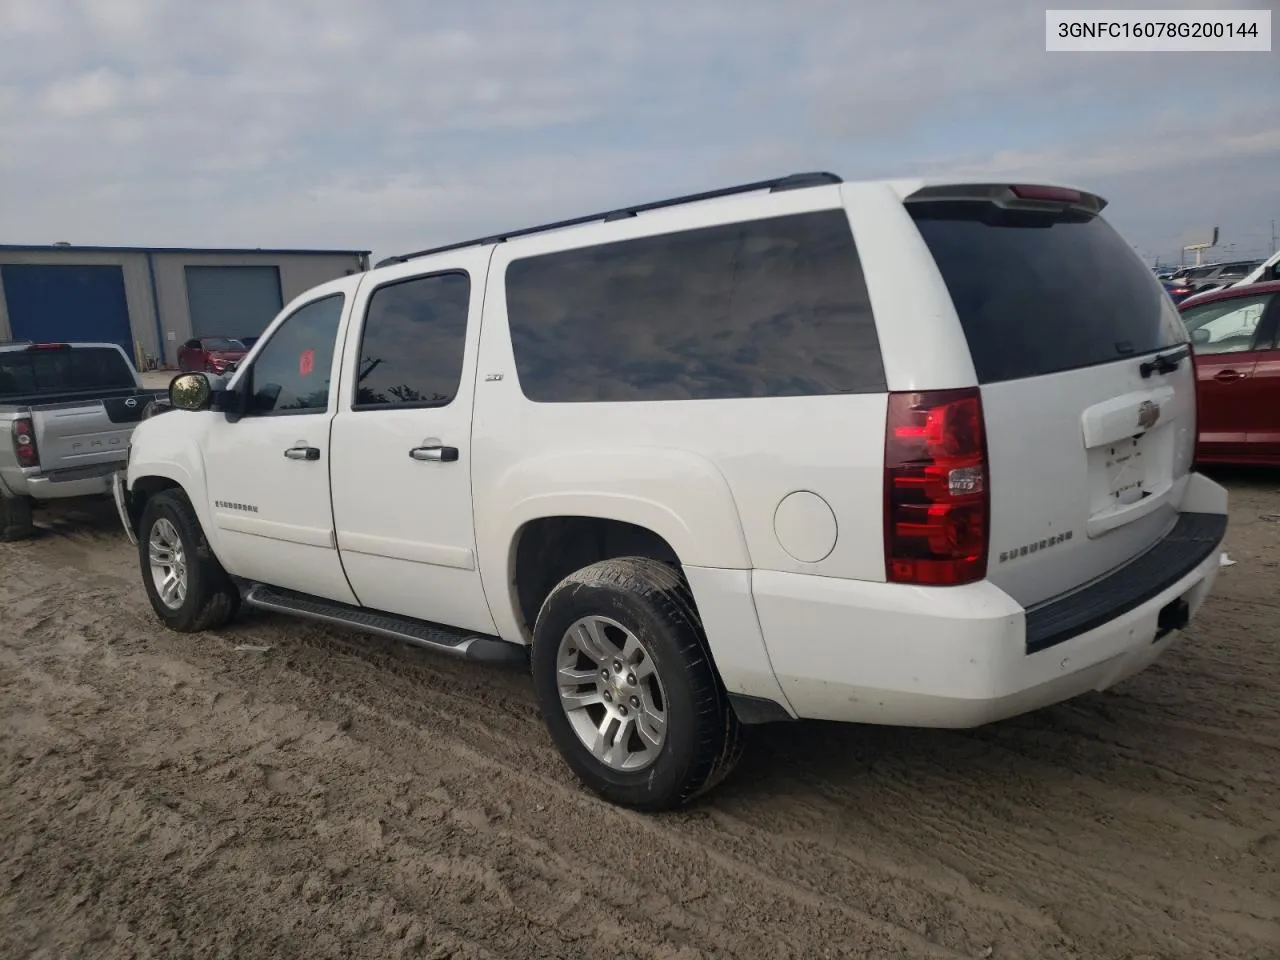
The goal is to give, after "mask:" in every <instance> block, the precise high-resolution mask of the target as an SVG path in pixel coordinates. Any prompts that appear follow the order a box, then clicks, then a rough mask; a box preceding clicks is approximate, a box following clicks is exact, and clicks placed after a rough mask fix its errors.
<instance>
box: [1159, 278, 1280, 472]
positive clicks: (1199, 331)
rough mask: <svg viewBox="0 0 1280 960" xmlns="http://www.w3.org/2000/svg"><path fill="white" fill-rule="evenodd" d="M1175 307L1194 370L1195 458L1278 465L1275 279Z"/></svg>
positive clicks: (1279, 334)
mask: <svg viewBox="0 0 1280 960" xmlns="http://www.w3.org/2000/svg"><path fill="white" fill-rule="evenodd" d="M1178 309H1179V310H1180V311H1181V313H1182V320H1183V322H1184V323H1185V324H1186V326H1187V330H1188V331H1189V332H1190V334H1191V347H1192V350H1193V351H1194V359H1195V367H1196V393H1197V400H1198V406H1199V416H1198V421H1199V427H1198V432H1199V436H1198V442H1197V445H1196V460H1197V461H1199V462H1201V463H1233V464H1237V463H1238V464H1267V465H1278V466H1280V331H1278V330H1277V327H1280V281H1271V282H1268V283H1252V284H1249V285H1248V286H1243V287H1227V288H1226V289H1223V290H1214V291H1211V292H1209V293H1202V294H1199V295H1198V296H1195V297H1190V298H1188V299H1186V300H1184V301H1182V303H1180V304H1178Z"/></svg>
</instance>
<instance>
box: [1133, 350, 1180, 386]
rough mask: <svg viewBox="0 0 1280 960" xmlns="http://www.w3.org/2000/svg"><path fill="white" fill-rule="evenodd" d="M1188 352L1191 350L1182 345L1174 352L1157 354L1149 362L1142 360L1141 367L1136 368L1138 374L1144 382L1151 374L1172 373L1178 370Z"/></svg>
mask: <svg viewBox="0 0 1280 960" xmlns="http://www.w3.org/2000/svg"><path fill="white" fill-rule="evenodd" d="M1190 352H1191V348H1190V347H1189V346H1187V345H1186V344H1185V343H1184V344H1183V345H1182V346H1180V347H1178V348H1177V349H1176V350H1170V351H1169V352H1168V353H1158V354H1156V355H1155V356H1154V357H1152V358H1151V359H1150V360H1144V361H1143V362H1142V366H1140V367H1139V368H1138V372H1139V373H1141V374H1142V379H1144V380H1145V379H1147V378H1148V377H1150V376H1151V374H1153V373H1159V374H1165V373H1173V371H1175V370H1177V369H1178V363H1179V362H1180V361H1181V360H1182V359H1183V358H1184V357H1185V356H1187V355H1188V354H1189V353H1190Z"/></svg>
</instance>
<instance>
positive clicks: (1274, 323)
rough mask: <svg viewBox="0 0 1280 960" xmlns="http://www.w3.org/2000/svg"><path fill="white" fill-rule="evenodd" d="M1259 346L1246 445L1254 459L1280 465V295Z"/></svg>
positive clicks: (1265, 318) (1260, 333) (1260, 332)
mask: <svg viewBox="0 0 1280 960" xmlns="http://www.w3.org/2000/svg"><path fill="white" fill-rule="evenodd" d="M1255 346H1256V347H1257V357H1258V360H1257V362H1256V363H1255V364H1254V366H1253V381H1252V383H1251V384H1250V386H1249V392H1248V396H1247V398H1246V403H1248V405H1249V420H1248V423H1247V425H1246V434H1245V443H1246V444H1247V445H1248V447H1249V455H1250V457H1252V458H1258V459H1260V460H1265V461H1267V462H1268V463H1276V462H1280V294H1272V295H1271V303H1270V305H1269V306H1268V307H1267V312H1266V314H1265V315H1264V316H1263V318H1262V323H1261V324H1260V326H1259V328H1258V342H1257V343H1256V344H1255Z"/></svg>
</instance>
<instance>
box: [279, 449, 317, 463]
mask: <svg viewBox="0 0 1280 960" xmlns="http://www.w3.org/2000/svg"><path fill="white" fill-rule="evenodd" d="M284 455H285V456H286V457H288V458H289V459H290V460H319V459H320V448H319V447H306V446H297V447H290V448H289V449H288V450H286V451H285V452H284Z"/></svg>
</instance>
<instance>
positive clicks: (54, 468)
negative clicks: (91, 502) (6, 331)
mask: <svg viewBox="0 0 1280 960" xmlns="http://www.w3.org/2000/svg"><path fill="white" fill-rule="evenodd" d="M166 392H167V391H153V390H147V389H145V388H144V387H143V386H142V383H141V381H140V380H139V378H138V374H137V371H136V370H134V368H133V365H132V364H131V363H130V362H129V360H128V357H127V356H126V354H125V352H124V351H123V350H122V349H120V347H119V345H117V344H114V343H29V342H27V341H21V342H6V343H0V541H11V540H21V539H25V538H26V537H29V536H31V534H32V533H33V532H34V529H35V528H34V525H33V523H32V507H33V506H36V505H38V504H43V503H47V502H49V501H51V500H65V499H69V498H74V497H86V496H99V497H102V496H106V495H108V494H109V493H110V491H111V475H112V474H113V473H115V472H116V471H117V470H119V469H120V468H121V467H122V466H124V462H125V458H126V456H127V455H128V449H129V435H130V433H132V432H133V428H134V425H135V424H137V423H138V421H139V420H140V419H141V418H142V415H143V413H144V412H145V411H146V409H147V407H148V405H150V404H151V402H152V401H153V400H154V399H156V398H157V397H161V396H164V395H165V393H166Z"/></svg>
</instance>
